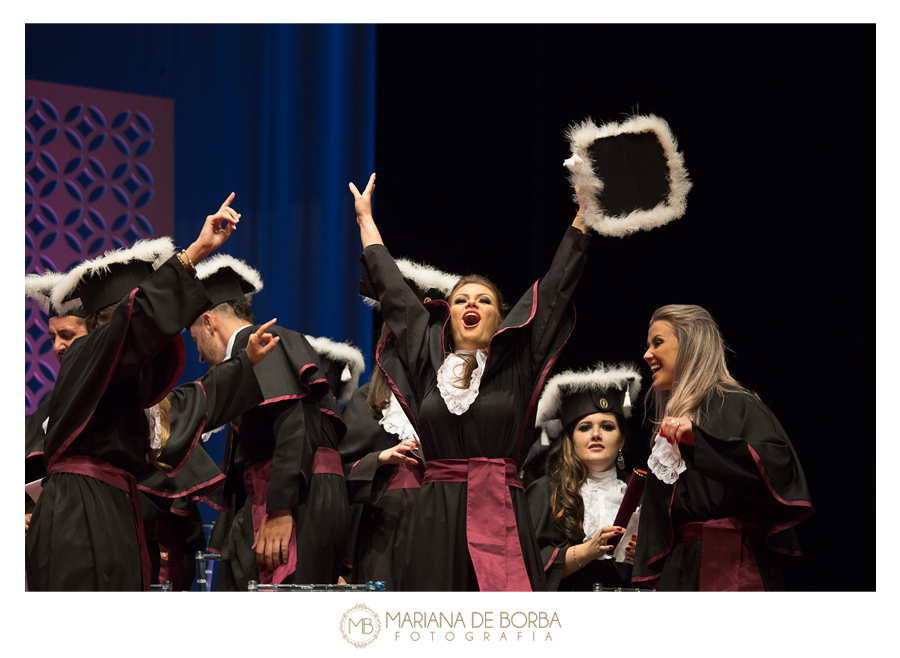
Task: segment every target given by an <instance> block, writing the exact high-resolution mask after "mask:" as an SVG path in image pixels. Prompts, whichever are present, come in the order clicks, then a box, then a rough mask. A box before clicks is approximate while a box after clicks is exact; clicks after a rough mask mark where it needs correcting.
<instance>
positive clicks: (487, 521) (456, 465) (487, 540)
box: [422, 457, 531, 592]
mask: <svg viewBox="0 0 900 658" xmlns="http://www.w3.org/2000/svg"><path fill="white" fill-rule="evenodd" d="M428 482H465V483H466V544H467V546H468V548H469V555H470V557H471V558H472V564H473V566H474V567H475V575H476V577H477V578H478V587H479V589H480V590H481V591H483V592H530V591H531V581H530V580H529V579H528V572H527V571H526V570H525V559H524V558H523V556H522V546H521V545H520V544H519V534H518V529H517V527H516V516H515V513H514V512H513V506H512V498H511V497H510V495H509V487H518V488H519V489H521V488H522V482H521V481H520V480H519V472H518V469H517V468H516V463H515V462H514V461H513V460H512V459H487V458H485V457H473V458H472V459H437V460H434V461H430V462H427V463H426V465H425V477H424V478H423V480H422V483H423V484H426V483H428Z"/></svg>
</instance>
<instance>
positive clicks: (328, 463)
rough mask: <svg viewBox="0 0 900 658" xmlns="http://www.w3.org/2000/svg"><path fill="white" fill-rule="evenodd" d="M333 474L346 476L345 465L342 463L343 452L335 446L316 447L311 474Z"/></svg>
mask: <svg viewBox="0 0 900 658" xmlns="http://www.w3.org/2000/svg"><path fill="white" fill-rule="evenodd" d="M317 473H318V474H322V473H326V474H329V473H330V474H331V475H340V476H341V478H342V479H343V477H344V465H343V464H342V463H341V453H339V452H338V451H337V450H335V449H334V448H316V451H315V453H313V461H312V470H311V474H313V475H315V474H317Z"/></svg>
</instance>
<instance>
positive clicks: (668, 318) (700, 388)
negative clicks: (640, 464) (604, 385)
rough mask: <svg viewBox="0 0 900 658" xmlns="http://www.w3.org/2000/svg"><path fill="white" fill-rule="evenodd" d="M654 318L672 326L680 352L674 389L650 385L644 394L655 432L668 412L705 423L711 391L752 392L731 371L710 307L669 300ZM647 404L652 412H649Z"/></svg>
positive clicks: (723, 342) (677, 356)
mask: <svg viewBox="0 0 900 658" xmlns="http://www.w3.org/2000/svg"><path fill="white" fill-rule="evenodd" d="M654 322H666V323H667V324H668V325H669V326H670V327H671V328H672V332H673V333H674V334H675V337H676V338H677V339H678V354H677V355H676V357H675V376H674V378H673V381H672V389H671V390H669V391H658V390H656V389H651V390H650V394H649V395H647V397H646V398H644V411H645V415H647V417H649V418H650V419H651V422H652V423H653V426H654V432H653V434H655V433H656V432H657V431H658V430H659V425H660V423H662V420H663V418H664V417H665V416H689V417H691V418H692V419H693V421H694V422H696V423H698V424H701V425H702V424H703V423H704V422H705V421H706V410H705V409H704V408H703V406H702V402H703V400H704V398H706V396H707V395H708V394H709V393H710V392H715V393H717V394H718V395H723V394H724V393H725V392H729V391H731V392H734V391H745V392H748V393H751V394H752V392H751V391H748V390H747V389H746V388H745V387H744V386H742V385H741V384H740V382H738V381H737V380H736V379H735V378H734V377H732V376H731V373H729V372H728V365H727V364H726V363H725V348H726V346H725V341H724V340H723V339H722V334H721V332H720V331H719V325H718V324H716V321H715V320H714V319H713V317H712V315H710V313H709V311H707V310H706V309H704V308H701V307H700V306H694V305H690V304H670V305H668V306H662V307H660V308H658V309H656V311H655V312H654V313H653V317H651V318H650V325H649V326H652V325H653V323H654ZM648 405H649V406H650V412H651V413H650V414H646V411H647V407H648ZM651 441H652V439H651Z"/></svg>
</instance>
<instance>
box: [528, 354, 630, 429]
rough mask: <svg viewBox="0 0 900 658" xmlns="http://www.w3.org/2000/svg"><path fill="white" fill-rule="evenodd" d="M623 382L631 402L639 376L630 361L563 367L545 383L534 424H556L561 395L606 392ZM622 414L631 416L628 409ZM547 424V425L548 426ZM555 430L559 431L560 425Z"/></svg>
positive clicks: (622, 385) (620, 385)
mask: <svg viewBox="0 0 900 658" xmlns="http://www.w3.org/2000/svg"><path fill="white" fill-rule="evenodd" d="M629 380H630V383H629ZM626 385H627V386H628V395H629V396H630V398H631V403H632V405H633V404H634V403H635V402H636V401H637V396H638V394H639V393H640V392H641V375H640V373H639V372H638V371H637V368H636V367H635V366H634V365H632V364H625V363H623V364H620V365H615V366H613V365H607V364H603V363H598V364H597V365H596V366H595V367H594V368H588V369H587V370H566V371H565V372H561V373H559V374H558V375H554V376H553V377H551V378H550V380H549V381H548V382H547V386H546V387H545V388H544V392H543V394H542V395H541V400H540V402H539V403H538V411H537V417H536V419H535V425H536V426H537V427H547V428H548V431H549V429H550V428H553V427H554V426H553V425H552V424H551V421H557V424H558V419H559V415H560V413H561V412H562V402H563V398H565V397H566V396H567V395H570V394H572V393H581V392H583V391H588V390H591V389H597V390H598V391H605V390H606V389H608V388H609V387H611V386H612V387H615V388H617V389H624V388H625V386H626ZM625 417H626V418H630V417H631V411H630V408H629V409H626V410H625ZM548 425H550V426H549V427H548ZM555 429H557V430H558V429H559V428H555ZM557 434H558V432H557ZM554 435H556V434H554Z"/></svg>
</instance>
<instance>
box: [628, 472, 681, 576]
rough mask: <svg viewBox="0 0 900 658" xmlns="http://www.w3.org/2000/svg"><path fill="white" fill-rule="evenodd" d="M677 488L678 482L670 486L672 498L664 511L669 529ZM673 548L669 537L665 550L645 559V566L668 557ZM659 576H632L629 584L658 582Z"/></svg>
mask: <svg viewBox="0 0 900 658" xmlns="http://www.w3.org/2000/svg"><path fill="white" fill-rule="evenodd" d="M654 477H656V476H654ZM677 487H678V482H677V481H676V482H675V484H673V485H672V497H671V498H669V506H668V508H667V509H666V512H667V514H668V515H669V528H671V527H672V501H674V500H675V489H676V488H677ZM674 546H675V543H674V537H673V536H670V537H669V545H668V546H667V547H666V548H665V550H664V551H663V552H662V553H659V554H657V555H654V556H653V557H651V558H647V565H648V566H649V565H650V564H652V563H654V562H656V561H657V560H660V559H662V558H664V557H665V556H666V555H668V554H669V553H671V552H672V548H673V547H674ZM660 575H661V574H654V575H652V576H632V577H631V582H633V583H650V582H653V581H656V580H659V577H660Z"/></svg>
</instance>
